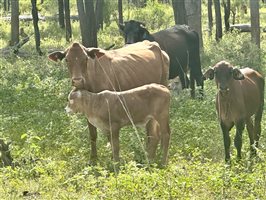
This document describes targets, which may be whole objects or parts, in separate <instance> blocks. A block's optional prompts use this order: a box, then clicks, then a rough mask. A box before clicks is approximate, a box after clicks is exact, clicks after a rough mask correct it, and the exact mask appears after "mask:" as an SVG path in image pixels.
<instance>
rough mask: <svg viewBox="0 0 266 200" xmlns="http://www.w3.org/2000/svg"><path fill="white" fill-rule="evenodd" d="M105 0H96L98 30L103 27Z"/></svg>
mask: <svg viewBox="0 0 266 200" xmlns="http://www.w3.org/2000/svg"><path fill="white" fill-rule="evenodd" d="M103 4H104V1H103V0H97V1H96V8H95V13H96V28H97V30H99V29H103Z"/></svg>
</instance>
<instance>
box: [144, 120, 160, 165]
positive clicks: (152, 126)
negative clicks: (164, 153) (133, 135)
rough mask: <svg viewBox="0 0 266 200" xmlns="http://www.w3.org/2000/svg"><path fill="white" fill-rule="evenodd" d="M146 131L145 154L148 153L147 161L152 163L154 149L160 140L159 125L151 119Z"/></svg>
mask: <svg viewBox="0 0 266 200" xmlns="http://www.w3.org/2000/svg"><path fill="white" fill-rule="evenodd" d="M146 130H147V136H148V140H147V153H148V159H149V161H151V162H152V161H153V160H154V158H155V154H156V149H157V146H158V143H159V140H160V126H159V123H158V122H157V121H156V120H154V119H151V120H150V121H149V122H148V123H147V124H146Z"/></svg>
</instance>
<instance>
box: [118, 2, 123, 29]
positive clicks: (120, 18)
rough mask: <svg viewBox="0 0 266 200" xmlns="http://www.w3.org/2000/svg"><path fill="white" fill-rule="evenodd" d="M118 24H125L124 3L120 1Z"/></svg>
mask: <svg viewBox="0 0 266 200" xmlns="http://www.w3.org/2000/svg"><path fill="white" fill-rule="evenodd" d="M118 22H119V24H123V23H124V22H123V3H122V0H118Z"/></svg>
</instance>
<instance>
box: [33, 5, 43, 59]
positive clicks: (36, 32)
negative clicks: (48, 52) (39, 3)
mask: <svg viewBox="0 0 266 200" xmlns="http://www.w3.org/2000/svg"><path fill="white" fill-rule="evenodd" d="M31 6H32V10H31V13H32V19H33V26H34V35H35V46H36V50H37V52H38V53H39V55H40V56H41V55H42V51H41V48H40V46H41V38H40V31H39V26H38V21H39V17H38V10H37V7H36V0H31Z"/></svg>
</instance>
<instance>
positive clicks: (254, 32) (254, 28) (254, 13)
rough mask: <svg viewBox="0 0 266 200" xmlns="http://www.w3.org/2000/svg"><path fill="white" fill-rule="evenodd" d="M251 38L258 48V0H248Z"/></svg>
mask: <svg viewBox="0 0 266 200" xmlns="http://www.w3.org/2000/svg"><path fill="white" fill-rule="evenodd" d="M250 19H251V39H252V41H253V42H254V43H255V44H256V45H257V46H258V48H260V13H259V0H250Z"/></svg>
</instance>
